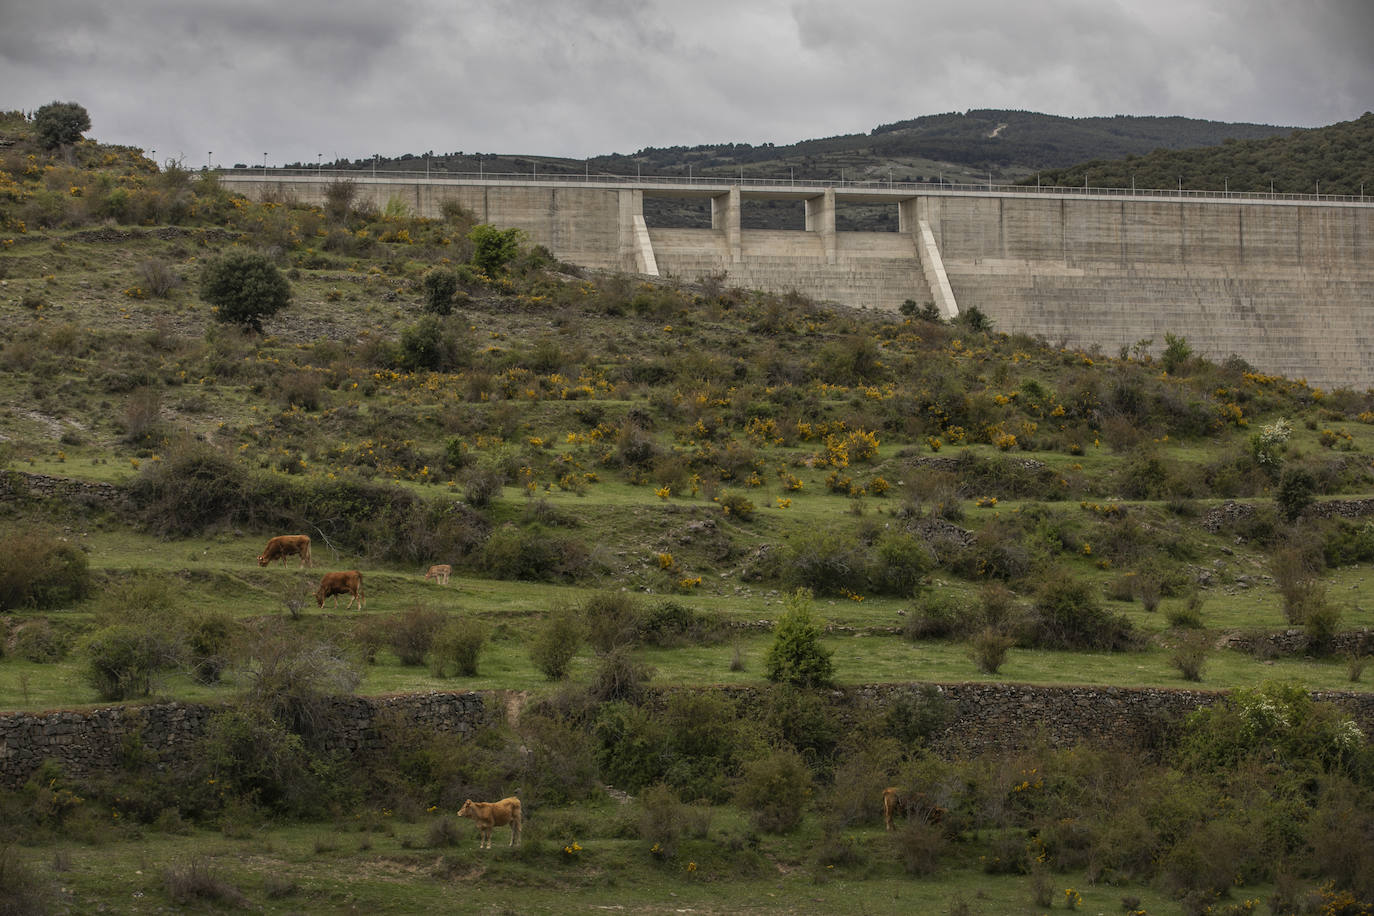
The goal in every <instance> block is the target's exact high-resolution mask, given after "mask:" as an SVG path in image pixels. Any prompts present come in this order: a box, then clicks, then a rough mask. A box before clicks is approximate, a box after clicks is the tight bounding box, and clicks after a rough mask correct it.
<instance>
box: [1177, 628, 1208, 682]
mask: <svg viewBox="0 0 1374 916" xmlns="http://www.w3.org/2000/svg"><path fill="white" fill-rule="evenodd" d="M1209 644H1210V640H1209V639H1208V637H1207V634H1205V633H1189V634H1188V635H1187V636H1184V637H1183V638H1182V639H1180V640H1179V641H1178V644H1177V645H1176V646H1174V649H1173V651H1172V652H1170V653H1169V664H1171V665H1173V666H1174V667H1175V668H1177V669H1178V672H1179V674H1181V675H1183V679H1184V680H1185V681H1200V680H1202V670H1203V668H1204V667H1205V666H1206V664H1207V655H1208V651H1207V650H1208V648H1209Z"/></svg>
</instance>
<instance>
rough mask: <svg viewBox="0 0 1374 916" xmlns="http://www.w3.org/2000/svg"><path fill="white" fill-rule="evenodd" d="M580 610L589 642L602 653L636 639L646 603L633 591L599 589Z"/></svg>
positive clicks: (629, 643) (642, 621) (643, 618)
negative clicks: (605, 590) (641, 601)
mask: <svg viewBox="0 0 1374 916" xmlns="http://www.w3.org/2000/svg"><path fill="white" fill-rule="evenodd" d="M581 611H582V625H583V632H585V633H586V634H587V641H588V642H590V643H591V645H592V648H593V649H595V650H596V651H597V652H599V653H601V654H603V655H605V654H607V653H610V652H613V651H615V650H616V649H618V648H620V647H622V646H629V645H633V644H634V643H635V642H637V641H638V639H639V632H640V627H641V626H642V625H643V623H644V620H645V614H644V606H643V605H642V604H641V603H640V600H639V598H637V597H636V596H635V595H633V594H631V593H630V592H596V593H595V594H592V595H589V596H588V597H587V599H586V600H585V601H583V602H582V609H581Z"/></svg>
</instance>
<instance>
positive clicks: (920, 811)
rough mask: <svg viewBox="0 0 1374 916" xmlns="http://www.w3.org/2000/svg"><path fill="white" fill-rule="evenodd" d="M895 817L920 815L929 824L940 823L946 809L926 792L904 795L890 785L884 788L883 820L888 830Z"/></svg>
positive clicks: (891, 827)
mask: <svg viewBox="0 0 1374 916" xmlns="http://www.w3.org/2000/svg"><path fill="white" fill-rule="evenodd" d="M894 817H919V818H921V819H922V820H923V821H925V822H926V823H928V824H938V823H940V821H942V820H944V817H945V809H944V808H941V807H940V806H939V805H937V804H935V803H934V802H933V801H931V800H930V797H929V796H927V795H926V794H925V793H924V792H916V793H914V794H912V795H902V794H901V793H900V792H898V791H897V790H896V789H895V788H893V787H891V786H889V787H888V788H886V789H884V790H883V822H884V823H886V824H887V829H888V830H893V829H895V828H894V827H893V826H892V819H893V818H894Z"/></svg>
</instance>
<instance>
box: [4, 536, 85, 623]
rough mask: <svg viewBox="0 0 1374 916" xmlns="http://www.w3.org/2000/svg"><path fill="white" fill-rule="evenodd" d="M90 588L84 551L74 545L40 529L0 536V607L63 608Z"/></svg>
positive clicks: (81, 596) (13, 608)
mask: <svg viewBox="0 0 1374 916" xmlns="http://www.w3.org/2000/svg"><path fill="white" fill-rule="evenodd" d="M90 588H91V573H90V568H89V564H88V562H87V560H86V554H85V552H84V551H83V550H82V549H81V548H80V547H78V546H77V545H75V544H72V543H70V542H68V541H64V540H61V539H60V538H58V537H57V536H55V535H53V534H51V533H49V532H46V531H41V530H27V531H24V530H18V529H13V530H11V532H10V533H9V534H5V535H3V536H0V610H15V609H19V608H33V609H37V610H46V609H48V608H55V607H62V606H64V605H67V604H70V603H71V602H73V601H79V600H80V599H82V598H84V597H86V595H87V594H88V593H89V591H90Z"/></svg>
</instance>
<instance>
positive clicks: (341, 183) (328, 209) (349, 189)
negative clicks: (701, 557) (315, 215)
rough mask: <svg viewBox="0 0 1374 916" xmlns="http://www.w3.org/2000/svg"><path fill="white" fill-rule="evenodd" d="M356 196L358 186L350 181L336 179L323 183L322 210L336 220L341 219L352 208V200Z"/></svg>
mask: <svg viewBox="0 0 1374 916" xmlns="http://www.w3.org/2000/svg"><path fill="white" fill-rule="evenodd" d="M357 196H358V186H357V184H355V183H354V182H352V181H347V180H336V181H331V182H330V183H329V184H327V185H325V188H324V212H325V213H327V214H328V215H329V217H330V218H331V219H333V220H336V221H342V220H343V219H344V218H345V217H347V216H348V211H349V210H351V209H352V208H353V200H354V198H356V197H357Z"/></svg>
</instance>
